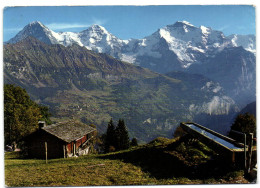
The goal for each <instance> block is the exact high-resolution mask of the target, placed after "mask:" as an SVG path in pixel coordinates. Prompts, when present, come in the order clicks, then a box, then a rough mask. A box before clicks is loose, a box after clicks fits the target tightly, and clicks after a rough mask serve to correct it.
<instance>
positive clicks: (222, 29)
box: [217, 25, 229, 31]
mask: <svg viewBox="0 0 260 188" xmlns="http://www.w3.org/2000/svg"><path fill="white" fill-rule="evenodd" d="M228 28H229V26H228V25H224V26H222V27H220V28H218V29H217V30H219V31H224V30H226V29H228Z"/></svg>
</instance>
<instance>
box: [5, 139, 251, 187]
mask: <svg viewBox="0 0 260 188" xmlns="http://www.w3.org/2000/svg"><path fill="white" fill-rule="evenodd" d="M217 156H218V155H217V154H216V153H215V152H214V151H213V150H211V149H210V148H208V147H207V146H206V145H204V144H202V143H200V142H199V141H197V140H193V141H192V140H191V139H190V138H189V137H183V138H182V139H177V140H170V139H166V138H157V139H155V140H154V141H152V142H150V143H149V144H147V145H143V146H139V147H135V148H132V149H129V150H125V151H120V152H115V153H109V154H100V155H88V156H82V157H78V158H69V159H52V160H48V164H45V161H44V160H36V159H22V158H19V154H18V153H14V152H9V153H5V183H6V185H7V186H69V185H72V186H90V185H173V184H219V183H225V184H226V183H248V181H247V180H245V179H244V178H243V171H239V170H238V169H236V168H234V167H232V166H231V165H230V164H228V163H225V160H223V159H220V158H219V157H217ZM212 169H214V170H212Z"/></svg>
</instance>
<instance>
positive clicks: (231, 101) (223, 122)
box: [4, 21, 256, 141]
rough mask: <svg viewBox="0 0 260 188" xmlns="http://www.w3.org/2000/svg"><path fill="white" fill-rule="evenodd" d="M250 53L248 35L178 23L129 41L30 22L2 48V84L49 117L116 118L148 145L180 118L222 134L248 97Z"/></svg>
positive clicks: (96, 29)
mask: <svg viewBox="0 0 260 188" xmlns="http://www.w3.org/2000/svg"><path fill="white" fill-rule="evenodd" d="M255 53H256V51H255V36H254V35H247V36H243V35H230V36H227V37H226V36H225V35H224V34H223V33H222V32H220V31H216V30H213V29H211V28H209V27H205V26H200V27H196V26H194V25H192V24H190V23H188V22H186V21H182V22H180V21H178V22H176V23H174V24H172V25H167V26H165V27H164V28H161V29H158V30H157V31H156V32H154V33H153V34H152V35H150V36H147V37H145V38H143V39H129V40H121V39H118V38H117V37H116V36H114V35H112V34H111V33H109V32H108V31H107V30H106V29H105V28H104V27H102V26H99V25H93V26H91V27H89V28H87V29H86V30H84V31H82V32H79V33H73V32H60V33H57V32H54V31H52V30H50V29H49V28H47V27H46V26H44V25H43V24H42V23H40V22H32V23H30V24H28V25H27V26H25V27H24V29H23V30H21V31H20V32H19V33H18V34H17V35H16V36H15V37H14V38H12V39H10V40H9V41H7V42H6V43H5V45H4V65H5V66H4V79H5V83H14V84H17V85H20V86H22V87H23V88H25V89H26V90H27V91H28V92H29V94H30V96H32V97H33V98H34V99H35V100H37V101H38V102H39V103H43V104H46V105H48V106H50V107H51V110H52V113H53V115H54V120H57V121H58V120H60V119H62V118H64V117H65V118H79V119H81V120H82V121H84V122H86V123H95V124H96V125H97V126H98V129H99V130H101V131H104V129H105V127H106V123H107V121H109V119H110V118H113V119H118V118H124V119H125V120H126V122H128V128H129V130H130V134H131V136H136V137H138V138H142V140H143V141H149V140H151V139H153V138H155V137H156V136H161V135H165V136H167V137H170V136H171V135H172V132H173V131H174V129H175V128H176V126H178V124H179V122H180V121H196V122H198V123H203V124H204V125H205V126H208V127H210V128H212V129H214V130H217V131H219V132H222V133H225V132H226V131H228V129H229V126H230V123H231V121H232V118H233V116H234V114H236V112H238V111H239V110H240V109H242V108H243V107H244V106H246V105H247V104H248V103H251V102H253V101H255V100H256V85H255V82H256V69H255V67H256V57H255ZM147 68H148V69H147ZM104 125H105V126H104Z"/></svg>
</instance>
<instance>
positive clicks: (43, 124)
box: [38, 121, 46, 129]
mask: <svg viewBox="0 0 260 188" xmlns="http://www.w3.org/2000/svg"><path fill="white" fill-rule="evenodd" d="M38 126H39V129H41V128H43V127H45V126H46V123H45V121H38Z"/></svg>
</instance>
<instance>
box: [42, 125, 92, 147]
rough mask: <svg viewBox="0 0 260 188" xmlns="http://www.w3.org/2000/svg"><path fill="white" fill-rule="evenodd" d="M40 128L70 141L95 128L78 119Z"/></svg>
mask: <svg viewBox="0 0 260 188" xmlns="http://www.w3.org/2000/svg"><path fill="white" fill-rule="evenodd" d="M42 130H44V131H46V132H48V133H50V134H52V135H54V136H56V137H58V138H59V139H61V140H63V141H65V142H67V143H70V142H72V141H74V140H77V139H79V138H81V137H82V136H84V135H86V134H88V133H91V132H93V131H95V130H96V129H95V128H93V127H91V126H89V125H86V124H83V123H81V122H78V121H66V122H60V123H56V124H52V125H48V126H46V127H42Z"/></svg>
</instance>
